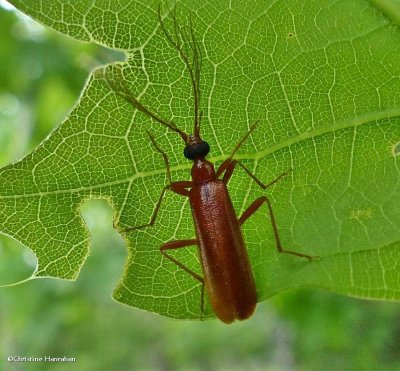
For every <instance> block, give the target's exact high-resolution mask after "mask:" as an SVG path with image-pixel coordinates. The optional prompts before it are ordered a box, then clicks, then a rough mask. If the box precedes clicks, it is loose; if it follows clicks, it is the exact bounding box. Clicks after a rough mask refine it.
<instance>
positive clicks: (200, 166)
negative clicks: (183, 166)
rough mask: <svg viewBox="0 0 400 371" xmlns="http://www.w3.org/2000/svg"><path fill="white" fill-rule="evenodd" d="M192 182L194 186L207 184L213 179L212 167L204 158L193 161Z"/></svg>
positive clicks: (213, 171)
mask: <svg viewBox="0 0 400 371" xmlns="http://www.w3.org/2000/svg"><path fill="white" fill-rule="evenodd" d="M193 161H194V163H193V166H192V180H193V182H194V183H195V184H200V183H204V182H208V181H210V180H213V179H215V170H214V165H213V164H212V163H211V162H210V161H207V160H206V159H205V158H204V157H198V158H196V159H195V160H193Z"/></svg>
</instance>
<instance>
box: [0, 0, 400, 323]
mask: <svg viewBox="0 0 400 371" xmlns="http://www.w3.org/2000/svg"><path fill="white" fill-rule="evenodd" d="M12 3H13V4H14V5H15V6H17V7H18V8H19V9H20V10H22V11H24V12H25V13H26V14H29V15H30V16H32V17H33V18H35V19H36V20H38V21H40V22H42V23H44V24H46V25H48V26H50V27H52V28H54V29H56V30H58V31H60V32H63V33H65V34H67V35H69V36H72V37H74V38H77V39H80V40H83V41H92V42H96V43H99V44H102V45H106V46H108V47H110V48H118V49H122V50H124V51H125V52H126V53H127V60H126V62H124V63H121V64H119V65H118V66H117V65H113V66H104V67H103V68H100V69H98V70H96V71H94V72H93V74H92V75H91V76H90V78H89V79H88V81H87V84H86V86H85V88H84V90H83V92H82V95H81V97H80V99H79V101H78V102H77V103H76V105H75V107H74V108H73V109H72V111H71V113H70V114H69V115H68V117H67V118H66V120H65V121H64V122H63V124H62V125H61V126H60V127H59V128H58V129H57V130H56V131H54V132H53V133H52V134H51V135H50V136H49V138H48V139H47V140H46V141H45V142H44V143H42V144H41V145H40V146H39V147H38V148H37V149H36V150H35V151H34V152H33V153H31V154H29V155H27V156H26V157H25V158H23V159H22V160H21V161H19V162H17V163H15V164H11V165H9V166H6V167H4V168H3V169H1V171H0V179H1V184H0V229H1V231H2V232H3V233H5V234H8V235H10V236H12V237H14V238H15V239H17V240H18V241H20V242H22V243H24V244H25V245H26V246H28V247H29V248H31V249H32V250H33V251H34V252H35V254H36V256H37V258H38V267H37V271H36V272H35V274H34V276H35V277H59V278H65V279H73V278H75V277H76V276H77V274H78V273H79V270H80V268H81V266H82V264H83V263H84V261H85V259H86V257H87V255H88V246H89V234H88V231H87V228H86V227H85V225H84V222H83V220H82V217H81V216H80V213H79V208H80V206H81V205H82V203H83V202H85V201H86V200H87V199H89V198H105V199H107V200H108V202H109V203H110V204H111V205H112V207H113V209H114V218H115V223H116V224H117V225H118V226H120V228H128V227H132V226H138V225H142V224H145V223H147V222H148V221H149V220H150V217H151V215H152V213H153V209H154V207H155V204H156V203H157V200H158V198H159V196H160V193H161V191H162V189H163V187H164V186H165V185H166V184H167V178H166V170H165V165H164V162H163V159H162V156H160V154H159V153H158V152H157V151H156V150H155V148H154V146H152V145H151V143H150V141H149V138H148V135H147V131H150V132H151V133H152V134H153V135H154V136H155V137H156V140H157V143H159V145H160V147H161V148H163V149H164V150H165V152H166V153H167V154H168V157H169V160H170V164H171V168H172V178H173V180H174V181H176V180H189V179H190V167H191V164H190V163H189V162H188V161H187V160H186V159H184V157H183V155H182V150H183V145H182V141H181V139H180V138H179V137H178V136H177V135H176V133H173V132H171V131H168V130H167V129H165V128H163V127H160V125H159V124H157V123H156V122H154V121H152V120H151V119H150V118H149V117H147V116H146V115H144V114H143V113H141V112H138V111H137V110H135V109H134V108H133V107H132V106H130V105H129V103H128V102H127V101H126V100H124V99H123V98H121V96H119V95H116V94H115V93H114V92H113V91H112V90H111V89H110V86H109V84H107V81H106V79H107V78H108V79H117V80H118V79H120V80H121V76H119V75H118V74H116V71H118V70H122V71H123V81H125V84H126V85H127V87H128V88H129V91H130V92H131V93H132V95H134V96H135V97H137V98H139V99H140V101H141V102H142V103H143V104H144V105H145V106H146V107H148V108H149V109H151V110H152V111H155V112H157V113H159V114H160V115H161V116H163V117H165V118H166V119H168V120H173V121H174V122H176V123H177V124H178V125H179V127H180V128H181V129H182V130H184V131H186V132H191V130H192V127H193V97H192V90H191V84H190V79H189V76H188V73H187V71H186V70H185V67H184V64H183V62H182V60H181V59H180V57H179V55H178V53H177V52H176V50H174V49H173V48H172V47H171V46H170V45H169V44H168V43H167V41H166V38H165V36H164V34H163V33H162V31H161V29H160V24H159V22H158V19H157V11H156V9H157V6H158V2H154V1H152V2H146V4H142V3H141V2H137V1H130V2H121V1H105V0H104V1H80V2H79V3H76V4H75V3H71V2H69V1H43V0H42V1H28V0H25V1H18V0H15V1H12ZM376 3H379V2H377V1H374V2H371V3H370V2H367V1H362V0H357V1H356V0H354V1H351V2H349V1H347V0H343V1H328V0H325V1H307V2H304V1H297V0H292V1H274V2H272V1H271V2H265V1H254V2H234V3H231V2H228V1H221V0H220V1H217V2H215V1H213V2H193V1H180V2H179V3H178V6H177V17H178V20H179V23H180V24H182V25H186V24H187V23H188V19H189V17H191V19H192V23H193V25H194V31H195V35H196V38H197V40H198V42H199V44H200V46H201V49H202V55H203V60H202V62H203V68H202V77H201V94H202V98H201V109H202V110H203V111H204V116H203V124H202V135H203V137H204V138H205V139H206V140H207V141H208V142H209V143H210V146H211V152H210V156H209V159H210V160H211V161H212V162H214V163H215V164H216V166H218V165H219V164H220V163H221V162H222V161H223V160H224V159H225V158H227V157H228V156H229V154H230V152H231V151H232V149H233V148H234V147H235V145H236V143H238V141H239V140H240V138H242V137H243V135H244V134H245V133H246V132H247V131H248V129H249V127H250V125H251V124H252V123H253V122H254V121H256V120H260V122H261V123H260V124H259V126H258V127H257V130H256V131H255V132H254V133H253V134H252V135H251V137H250V138H249V139H248V140H247V141H246V143H245V144H244V145H243V147H242V148H241V149H240V151H239V153H238V155H237V156H236V157H237V158H238V159H240V160H241V161H243V163H244V164H246V166H248V167H249V168H250V169H251V170H252V171H253V172H254V174H256V175H257V177H258V178H259V179H261V180H262V181H264V182H265V183H268V182H270V181H271V180H273V179H274V178H276V177H277V176H279V175H280V174H281V173H283V172H285V171H287V170H288V169H293V172H292V173H291V174H290V175H289V176H287V177H285V178H283V179H282V180H280V181H279V182H278V183H276V184H275V185H274V186H272V187H270V188H269V189H268V190H267V191H266V193H267V194H268V195H269V197H270V199H271V201H272V203H273V207H274V212H275V215H276V219H277V224H278V228H279V232H280V236H281V240H282V244H283V246H284V247H285V248H287V249H291V250H295V251H298V252H303V253H306V254H311V255H318V256H320V257H321V259H320V260H319V261H313V262H308V261H306V260H305V259H301V258H297V257H294V256H289V255H285V254H278V252H277V251H276V248H275V241H274V237H273V232H272V228H271V223H270V220H269V218H268V214H267V209H266V207H262V208H261V209H260V211H259V212H257V213H256V214H255V215H254V216H252V217H251V219H249V221H248V222H246V223H245V225H244V227H243V232H244V236H245V240H246V244H247V248H248V252H249V256H250V260H251V263H252V267H253V270H254V275H255V278H256V282H257V290H258V297H259V300H263V299H265V298H267V297H269V296H271V295H273V294H276V293H278V292H280V291H283V290H287V289H291V288H297V287H306V286H311V287H319V288H324V289H328V290H332V291H334V292H338V293H343V294H348V295H354V296H359V297H364V298H375V299H391V300H399V299H400V277H399V269H398V261H399V255H400V242H399V241H400V207H399V205H400V203H399V201H400V196H399V194H400V192H399V190H400V189H399V188H400V187H399V183H400V182H399V159H400V156H399V153H400V144H399V142H400V119H399V115H400V93H399V92H400V64H399V62H398V61H399V60H400V32H399V29H398V28H397V26H395V21H394V19H396V17H393V14H394V15H395V16H396V14H395V13H393V12H395V11H396V7H394V8H390V9H389V10H387V8H385V9H383V8H382V7H377V6H376ZM393 9H394V10H393ZM390 11H392V13H390ZM165 22H166V25H167V27H169V28H170V29H171V27H172V23H171V22H170V20H169V19H168V17H167V19H166V21H165ZM229 190H230V194H231V198H232V201H233V203H234V206H235V208H236V211H237V214H238V215H240V214H241V213H242V212H243V211H244V210H245V209H246V207H247V206H248V205H249V204H250V203H251V202H252V201H253V200H254V199H256V198H257V197H259V196H261V195H263V194H264V193H265V192H264V191H262V190H261V189H260V188H259V187H258V186H257V184H255V183H254V182H253V181H252V180H251V179H250V178H249V177H248V176H247V175H246V174H245V173H244V172H243V171H241V170H240V169H237V170H236V171H235V174H234V176H233V177H232V179H231V181H230V183H229ZM193 237H194V228H193V221H192V217H191V212H190V208H189V204H188V201H187V200H186V199H185V198H183V197H180V196H178V195H176V194H172V193H171V192H167V194H166V196H165V198H164V200H163V202H162V206H161V208H160V212H159V215H158V218H157V221H156V223H155V225H154V226H153V227H149V228H144V229H141V230H136V231H132V232H129V233H126V234H124V238H125V239H126V242H127V246H128V252H129V255H128V260H127V263H126V266H125V273H124V275H123V277H122V279H121V282H120V283H119V285H118V287H117V288H116V290H115V292H114V297H115V298H116V299H117V300H118V301H120V302H123V303H125V304H128V305H132V306H135V307H139V308H142V309H145V310H150V311H155V312H158V313H160V314H162V315H166V316H171V317H176V318H199V311H200V303H199V301H200V284H199V283H198V282H196V281H195V280H194V279H193V278H192V277H191V276H189V275H188V274H187V273H186V272H184V271H183V270H182V269H180V268H179V267H177V266H175V265H174V264H173V263H171V262H170V261H168V260H166V259H163V258H162V256H161V254H160V252H159V246H160V245H161V244H162V243H164V242H167V241H172V240H179V239H190V238H193ZM110 248H112V246H111V247H110ZM174 256H175V257H176V258H177V259H179V260H180V261H181V262H183V263H184V264H185V265H186V266H188V267H189V268H190V269H193V270H194V271H196V272H199V271H200V266H199V261H198V257H197V251H196V249H195V248H187V249H181V250H179V251H176V252H175V253H174ZM206 314H207V315H210V316H211V315H212V314H211V310H210V308H207V313H206Z"/></svg>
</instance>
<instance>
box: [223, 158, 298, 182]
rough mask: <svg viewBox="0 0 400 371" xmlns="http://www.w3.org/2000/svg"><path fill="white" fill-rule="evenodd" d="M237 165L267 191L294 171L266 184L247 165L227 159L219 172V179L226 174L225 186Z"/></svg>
mask: <svg viewBox="0 0 400 371" xmlns="http://www.w3.org/2000/svg"><path fill="white" fill-rule="evenodd" d="M236 165H239V166H240V167H241V168H242V169H243V170H244V171H245V172H246V174H247V175H248V176H249V177H250V178H251V179H253V180H254V181H255V182H256V183H257V184H258V185H259V186H260V187H261V188H262V189H267V188H268V187H270V186H271V185H272V184H275V183H276V182H277V181H278V180H280V179H282V178H283V177H284V176H286V175H288V174H289V173H290V172H291V171H292V169H289V170H288V171H285V172H284V173H282V174H281V175H279V176H277V177H276V178H275V179H274V180H272V181H271V182H269V183H267V184H264V183H263V182H262V181H261V180H260V179H258V178H257V177H256V176H255V175H254V174H253V173H252V172H251V171H250V170H249V169H248V168H247V166H246V165H244V164H242V163H241V162H240V161H238V160H232V159H230V158H228V159H226V160H225V161H224V162H223V163H222V164H221V166H220V167H219V168H218V170H217V173H216V175H217V177H219V176H220V175H221V174H222V173H223V172H225V174H224V176H223V177H222V180H223V181H224V183H225V184H227V183H228V182H229V180H230V179H231V177H232V175H233V172H234V171H235V167H236Z"/></svg>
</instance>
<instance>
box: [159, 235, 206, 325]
mask: <svg viewBox="0 0 400 371" xmlns="http://www.w3.org/2000/svg"><path fill="white" fill-rule="evenodd" d="M193 245H197V240H196V239H195V238H194V239H192V240H180V241H170V242H166V243H164V244H162V245H161V246H160V252H161V254H163V255H164V256H165V257H166V258H167V259H169V260H171V261H172V262H173V263H175V264H176V265H177V266H178V267H179V268H182V269H183V270H184V271H185V272H186V273H189V274H190V275H191V276H192V277H193V278H195V279H196V280H197V281H199V282H200V283H201V304H200V311H201V312H200V313H201V319H202V317H203V313H204V279H203V278H202V277H200V276H199V275H198V274H197V273H196V272H193V271H192V270H190V269H189V268H188V267H186V266H185V265H183V264H182V263H181V262H179V261H178V260H176V259H175V258H173V257H172V256H170V255H168V254H167V253H166V251H165V250H175V249H180V248H182V247H187V246H193Z"/></svg>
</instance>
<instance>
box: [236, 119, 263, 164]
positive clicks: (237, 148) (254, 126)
mask: <svg viewBox="0 0 400 371" xmlns="http://www.w3.org/2000/svg"><path fill="white" fill-rule="evenodd" d="M259 123H260V120H257V121H255V122H254V124H253V125H251V126H250V129H249V131H248V132H247V133H246V134H245V136H244V137H243V138H242V139H240V141H239V143H238V144H236V147H235V148H234V149H233V151H232V153H231V154H230V155H229V157H228V158H233V156H235V154H236V152H237V151H239V148H240V147H241V146H242V144H243V143H244V142H245V140H246V139H247V138H248V137H249V136H250V134H251V133H252V132H253V131H254V129H255V128H256V127H257V125H258V124H259Z"/></svg>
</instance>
